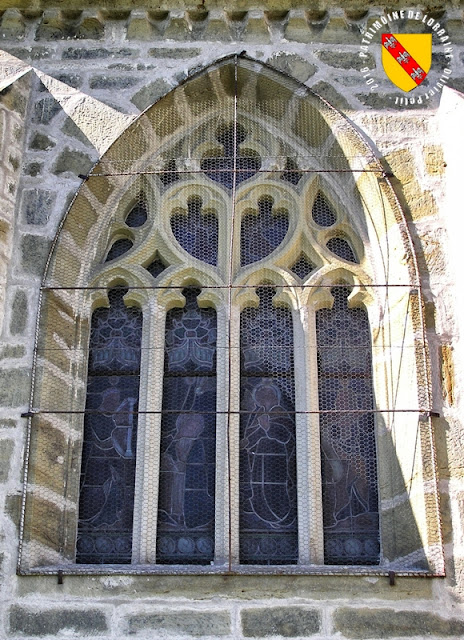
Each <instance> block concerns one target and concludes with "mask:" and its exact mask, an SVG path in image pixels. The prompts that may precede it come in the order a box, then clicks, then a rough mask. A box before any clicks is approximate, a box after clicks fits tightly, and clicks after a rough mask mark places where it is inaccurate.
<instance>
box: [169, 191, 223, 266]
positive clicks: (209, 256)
mask: <svg viewBox="0 0 464 640" xmlns="http://www.w3.org/2000/svg"><path fill="white" fill-rule="evenodd" d="M187 207H188V212H187V215H185V214H175V215H173V216H172V217H171V228H172V232H173V234H174V237H175V239H176V240H177V242H178V243H179V244H180V246H181V247H182V248H183V249H185V251H187V253H189V254H190V255H191V256H193V257H194V258H197V259H198V260H202V261H203V262H206V263H207V264H213V265H215V264H217V253H218V219H217V216H216V214H215V213H213V212H211V211H210V212H207V213H204V212H203V211H202V201H201V198H191V199H190V200H189V201H188V203H187Z"/></svg>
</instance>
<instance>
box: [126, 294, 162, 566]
mask: <svg viewBox="0 0 464 640" xmlns="http://www.w3.org/2000/svg"><path fill="white" fill-rule="evenodd" d="M165 322H166V310H165V309H164V307H163V306H161V305H160V304H158V303H157V301H155V302H153V304H151V305H147V308H146V309H144V323H143V336H142V361H141V370H140V400H139V410H140V412H141V413H140V414H139V423H138V434H137V471H136V478H135V500H134V525H133V547H132V549H133V550H132V561H133V562H134V563H140V564H154V563H155V562H156V534H157V519H158V490H159V466H160V443H161V412H160V408H161V407H162V399H163V369H164V340H165ZM144 411H145V412H146V413H143V412H144Z"/></svg>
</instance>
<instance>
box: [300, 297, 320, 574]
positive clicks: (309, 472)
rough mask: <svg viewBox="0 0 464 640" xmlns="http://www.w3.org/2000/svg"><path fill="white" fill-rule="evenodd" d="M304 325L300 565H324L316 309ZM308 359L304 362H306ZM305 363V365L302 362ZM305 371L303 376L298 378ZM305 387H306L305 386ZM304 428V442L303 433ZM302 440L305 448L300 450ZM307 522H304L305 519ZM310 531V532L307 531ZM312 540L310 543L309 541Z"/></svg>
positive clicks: (307, 309) (303, 314) (308, 309)
mask: <svg viewBox="0 0 464 640" xmlns="http://www.w3.org/2000/svg"><path fill="white" fill-rule="evenodd" d="M299 311H300V312H299V317H300V318H301V321H300V322H301V324H300V325H299V327H298V330H299V331H301V332H302V334H303V335H302V336H298V334H297V333H296V331H295V345H297V344H305V345H306V348H305V350H304V354H303V350H302V349H295V369H296V377H297V380H298V379H299V378H302V379H303V381H304V389H301V390H299V387H297V402H298V397H299V394H301V396H300V402H301V406H302V408H303V409H305V410H306V412H307V413H305V414H303V415H301V416H300V420H299V421H298V422H297V456H299V457H298V458H297V470H298V514H299V515H298V523H299V524H298V526H299V542H300V545H302V544H304V545H305V546H301V547H300V557H299V562H300V564H321V565H322V564H324V526H323V515H322V476H321V436H320V427H319V414H318V413H312V412H317V411H318V410H319V394H318V367H317V343H316V313H315V309H314V307H312V306H306V305H305V306H304V307H303V308H302V309H301V310H299ZM303 358H304V361H303ZM299 360H301V361H302V362H299ZM301 366H302V367H303V368H302V369H301V372H302V376H300V375H299V374H298V372H299V371H300V367H301ZM302 386H303V385H302ZM303 426H304V436H305V437H304V438H303V437H302V433H301V432H300V429H302V427H303ZM300 438H301V439H302V444H303V446H302V447H301V448H300V447H299V441H300ZM302 516H303V517H304V519H303V517H302ZM306 527H307V530H306ZM308 537H309V540H308Z"/></svg>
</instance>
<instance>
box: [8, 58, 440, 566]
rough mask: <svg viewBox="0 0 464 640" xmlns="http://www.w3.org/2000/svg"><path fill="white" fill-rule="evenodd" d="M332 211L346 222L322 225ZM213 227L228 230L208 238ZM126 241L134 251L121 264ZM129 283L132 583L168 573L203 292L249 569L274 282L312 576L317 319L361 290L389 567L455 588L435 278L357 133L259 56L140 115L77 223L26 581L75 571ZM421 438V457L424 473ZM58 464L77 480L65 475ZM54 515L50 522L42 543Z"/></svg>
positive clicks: (225, 496) (231, 498) (220, 548)
mask: <svg viewBox="0 0 464 640" xmlns="http://www.w3.org/2000/svg"><path fill="white" fill-rule="evenodd" d="M285 175H288V176H291V177H292V179H289V180H286V179H283V177H284V176H285ZM297 178H298V179H297ZM319 193H321V194H322V195H321V196H319V195H318V194H319ZM141 194H143V195H141ZM322 196H323V197H324V198H325V205H324V207H325V208H326V209H327V211H329V210H330V211H331V212H333V215H332V214H330V215H329V214H327V215H326V218H327V216H328V218H327V220H329V219H330V222H331V224H330V225H329V224H326V223H325V222H324V220H325V218H324V220H322V219H319V222H318V220H317V219H315V218H314V216H313V213H312V212H313V207H314V206H315V202H316V201H317V198H318V197H319V200H321V198H322ZM192 198H193V200H192ZM199 199H201V211H200V210H199V209H200V207H199V205H198V203H199V202H200V200H199ZM137 202H138V203H139V206H140V207H141V209H140V211H138V210H137V212H136V213H137V215H135V214H134V216H133V217H135V218H136V223H134V224H132V223H131V219H130V215H132V214H131V212H132V211H133V210H134V207H136V206H137V204H136V203H137ZM318 202H319V201H318ZM140 203H143V207H142V205H141V204H140ZM189 203H190V204H189ZM319 204H320V203H319ZM318 206H319V205H318ZM320 206H322V205H320ZM189 207H190V209H189ZM142 209H143V211H142ZM326 213H327V212H326ZM189 216H190V218H189ZM203 216H204V218H203ZM208 216H209V217H208ZM142 219H143V220H142ZM204 219H207V220H209V223H211V224H210V226H211V228H210V229H209V231H208V229H207V231H208V232H204V233H203V231H200V228H201V224H202V223H203V221H204ZM141 220H142V223H141V224H139V222H140V221H141ZM173 220H175V221H176V222H175V224H177V225H178V227H179V229H181V231H179V229H178V230H177V231H174V230H173V224H174V222H173ZM185 220H190V221H189V222H188V224H186V223H185ZM216 221H217V225H216ZM174 226H175V225H174ZM213 227H214V229H213ZM176 229H177V227H176ZM244 229H245V230H246V231H244ZM250 235H253V238H252V240H253V242H255V240H256V239H257V242H255V244H256V245H257V246H256V247H255V248H253V247H254V245H253V247H252V246H251V245H252V244H253V243H252V241H251V239H250ZM216 236H217V249H216V245H215V242H216V240H215V238H216ZM124 238H126V240H130V242H131V243H132V246H131V248H130V250H127V251H125V252H123V253H121V254H120V255H117V256H115V257H114V259H112V260H108V261H106V262H105V257H107V255H108V251H110V252H111V251H112V247H114V246H115V243H117V242H118V241H119V240H122V239H124ZM213 240H214V241H213ZM342 241H343V242H345V243H346V245H347V246H348V247H349V248H350V250H351V251H352V253H353V257H354V259H350V255H349V253H347V251H346V246H345V245H343V242H342ZM247 243H248V244H247ZM248 245H250V246H248ZM335 245H337V246H338V245H343V246H344V247H345V252H344V251H343V250H342V249H343V247H342V248H341V249H340V247H338V249H339V250H337V249H336V247H335ZM244 247H245V248H244ZM331 247H332V248H331ZM333 247H335V248H333ZM252 249H253V251H252ZM213 254H214V256H215V258H216V254H217V259H213V258H212V255H213ZM244 254H247V255H248V254H250V255H249V258H246V259H243V256H244ZM347 256H348V258H347ZM120 281H121V282H123V283H125V284H126V285H127V286H128V287H129V293H128V294H127V300H126V302H127V304H129V302H128V301H129V299H130V300H133V301H136V303H137V304H138V305H139V306H140V308H141V309H142V311H143V317H144V323H143V334H142V342H141V368H140V377H141V387H140V400H139V404H140V407H141V410H140V414H139V434H140V438H139V441H138V445H137V460H138V462H137V470H136V478H135V484H134V490H135V494H136V499H135V506H134V518H133V532H134V545H133V549H132V565H131V566H139V565H140V564H147V565H150V566H152V565H153V566H154V565H155V564H156V557H157V553H156V544H157V543H156V540H157V532H156V523H155V524H154V525H153V518H154V517H155V519H156V516H155V515H154V514H156V513H157V509H158V495H159V494H158V480H157V478H158V477H159V473H160V466H161V464H162V462H161V460H160V439H159V438H160V432H161V422H162V415H161V414H162V409H161V407H162V385H160V384H159V383H158V384H156V383H154V382H153V381H154V380H157V379H158V380H161V379H162V377H163V366H164V365H163V362H164V355H163V354H164V353H165V344H164V340H165V328H166V318H167V315H168V314H169V312H170V310H172V309H175V308H179V307H182V306H183V302H182V293H181V291H182V289H185V288H186V287H190V286H193V285H194V286H197V287H198V288H200V289H201V291H202V293H201V294H200V295H199V296H198V298H197V304H198V308H199V309H203V308H214V310H215V313H216V314H217V350H218V354H221V355H220V357H219V355H218V366H217V376H218V388H220V389H221V390H222V391H223V393H222V394H221V396H219V395H218V397H217V402H216V436H217V437H216V452H215V456H216V457H215V465H216V474H215V523H216V527H215V532H214V549H215V556H214V562H215V563H216V567H217V570H218V571H220V566H223V563H224V562H227V563H228V566H229V568H231V567H232V565H233V566H238V567H239V566H240V550H239V518H238V517H237V515H236V514H237V513H238V512H239V509H240V506H239V503H240V500H239V488H238V483H237V480H236V478H237V477H238V470H239V468H240V464H239V453H238V452H239V448H240V419H239V416H240V413H241V409H240V381H239V379H240V355H239V351H240V311H241V310H243V309H247V308H252V307H256V305H257V304H258V301H257V299H256V292H255V291H256V287H259V286H260V285H262V284H263V283H265V286H269V284H266V283H269V282H270V283H271V285H272V286H273V287H275V288H276V295H275V297H274V303H275V308H276V309H280V308H282V309H284V308H285V309H286V311H285V313H286V314H287V316H288V317H289V318H290V317H291V324H292V332H293V336H294V337H293V339H294V341H295V344H297V345H298V347H299V348H298V349H296V350H295V403H294V409H292V410H291V411H293V412H294V415H295V441H296V443H297V447H296V450H297V454H296V455H297V465H296V467H297V469H298V477H297V480H296V484H297V487H296V491H297V504H298V508H297V512H298V517H297V521H298V531H297V537H298V563H299V564H300V565H302V566H303V567H305V568H306V570H307V571H311V567H312V566H322V565H323V564H324V537H323V534H322V533H321V532H322V529H323V527H322V522H323V514H322V492H323V487H322V484H321V480H320V460H321V452H320V450H321V442H320V438H319V435H320V419H319V416H320V414H321V408H320V402H319V398H318V393H317V380H318V373H317V345H316V342H315V336H316V311H318V310H319V309H330V308H331V307H332V305H333V304H334V297H333V295H332V294H331V293H330V289H331V288H333V287H334V286H335V287H337V286H340V285H346V284H347V283H348V284H349V285H350V286H353V287H354V288H353V292H352V294H351V295H350V296H349V298H348V301H347V305H348V309H351V308H357V307H360V308H361V307H362V308H363V309H364V311H363V313H365V316H363V317H365V318H368V320H369V327H370V334H371V344H372V351H373V364H372V372H373V374H372V377H373V385H374V392H375V393H374V401H373V406H372V407H371V408H370V409H369V411H370V412H371V414H372V416H373V418H372V419H373V420H374V423H375V429H374V430H375V439H376V450H377V455H378V477H379V483H378V484H379V493H380V495H379V504H380V523H381V525H380V537H381V553H380V557H379V562H380V564H381V565H382V567H383V568H384V569H385V570H386V567H387V566H394V567H396V568H399V569H403V570H405V571H408V570H418V571H424V572H427V571H428V572H430V571H435V572H439V571H440V567H442V564H440V563H441V562H442V556H441V547H440V540H439V537H438V538H437V536H436V533H435V532H436V531H439V523H438V519H437V513H438V512H437V509H436V507H437V502H436V500H437V493H436V484H435V476H434V473H435V471H434V466H433V464H428V463H429V461H431V460H433V446H432V443H431V436H430V425H429V424H428V423H427V420H426V419H425V418H424V416H425V415H426V412H427V411H428V410H429V409H430V390H429V381H428V365H427V358H426V345H425V341H424V332H423V318H422V306H421V301H420V297H419V296H418V293H417V292H418V289H419V288H420V281H419V276H418V272H417V263H416V260H415V257H414V251H413V246H412V243H411V241H410V238H409V236H408V231H407V225H406V224H405V222H404V216H403V213H402V211H401V208H400V206H399V203H398V200H397V199H396V196H395V193H394V191H393V189H392V187H391V184H390V183H389V181H388V178H387V177H386V176H385V174H384V172H383V170H382V167H381V165H380V163H379V162H378V161H377V159H376V157H375V154H374V153H373V150H372V149H371V148H370V147H369V146H368V144H367V143H366V142H365V141H364V140H363V138H362V137H361V136H360V134H359V133H358V131H357V130H356V129H355V128H354V127H353V126H352V124H351V123H350V122H349V121H348V120H347V119H346V118H345V117H344V116H343V115H342V114H340V113H339V112H338V111H336V110H335V109H334V108H332V107H331V106H330V105H329V104H328V103H327V102H325V101H324V100H322V99H321V98H320V97H319V96H317V95H316V94H314V93H313V92H312V91H310V90H309V89H307V88H306V87H305V86H303V85H301V84H300V83H298V82H297V81H295V80H293V79H292V78H289V77H288V76H285V75H284V74H281V73H280V72H278V71H276V70H275V69H272V68H271V67H268V66H266V65H264V64H262V63H259V62H257V61H255V60H251V59H249V58H247V57H246V56H231V57H228V58H225V59H222V60H219V61H218V62H217V63H215V64H213V65H211V66H209V67H208V68H206V69H204V70H202V71H200V72H199V73H197V74H196V75H194V76H192V77H191V78H189V79H188V80H187V81H186V82H184V83H183V84H181V85H179V86H178V87H176V88H175V89H173V90H172V91H171V92H170V93H169V94H167V95H166V96H165V97H163V98H161V99H160V100H159V101H158V102H157V103H156V104H154V105H153V106H151V107H150V108H148V109H147V110H146V111H145V112H144V113H143V114H141V115H140V116H139V117H138V118H137V119H136V120H135V121H134V122H133V123H132V124H131V125H130V126H129V127H128V128H127V129H126V130H125V131H124V132H123V133H122V134H121V136H120V137H119V138H118V139H117V140H116V142H114V143H113V145H112V146H111V147H110V148H109V149H108V151H106V153H105V154H104V155H103V156H102V158H101V160H100V161H99V162H98V163H97V164H96V165H95V167H94V168H93V169H92V171H91V172H90V174H89V176H88V177H87V179H86V180H85V181H84V183H83V184H82V186H81V188H80V190H79V192H78V194H77V195H76V197H75V199H74V201H73V203H72V205H71V207H70V209H69V211H68V213H67V214H66V216H65V218H64V220H63V222H62V224H61V226H60V229H59V231H58V233H57V236H56V238H55V241H54V243H53V246H52V250H51V253H50V257H49V260H48V263H47V269H46V273H45V275H44V279H43V286H42V297H41V308H40V317H39V322H38V331H37V334H38V342H37V358H36V364H35V376H34V380H35V383H34V389H33V395H32V401H31V413H32V414H33V418H32V420H31V449H30V458H29V463H28V464H29V479H28V483H27V485H26V491H25V503H24V504H25V510H24V513H25V519H24V522H23V533H22V535H23V553H22V557H21V564H20V567H21V570H24V571H26V572H27V571H28V570H30V569H31V567H35V566H40V565H41V564H42V565H44V564H62V563H68V564H69V565H70V567H71V569H70V570H72V566H73V563H74V561H75V537H76V524H75V523H76V522H77V511H78V497H79V496H78V494H79V489H78V479H77V478H78V471H77V470H78V469H79V468H80V464H81V455H82V433H83V414H84V413H85V409H84V408H85V394H86V377H87V373H86V372H87V353H88V345H89V334H90V324H91V314H92V311H93V310H94V309H95V308H96V306H98V305H99V304H101V302H98V301H101V299H102V298H104V297H105V296H106V292H107V290H108V288H109V286H110V285H113V284H114V283H118V282H120ZM96 292H100V293H96ZM274 303H273V304H274ZM200 315H201V314H200ZM358 315H360V314H358ZM286 411H289V409H288V408H286ZM51 434H52V435H51ZM417 439H418V441H419V443H420V446H419V449H420V454H421V455H420V456H416V457H413V456H412V454H411V451H412V450H414V447H413V445H414V444H415V443H416V440H417ZM52 448H54V450H59V451H60V452H61V453H60V454H59V455H58V457H59V458H60V459H63V460H64V461H65V463H64V464H63V463H62V462H60V463H58V462H52V463H51V464H49V460H50V459H51V458H52V457H53V456H52V454H51V450H52ZM416 451H417V448H416ZM45 461H47V462H45ZM398 479H399V480H398ZM63 487H64V489H63ZM426 487H427V488H426ZM426 494H427V495H426ZM50 496H53V500H51V499H50ZM410 496H412V497H410ZM55 498H56V499H55ZM58 498H59V499H58ZM51 505H52V506H51ZM57 505H59V506H57ZM45 512H46V513H50V514H51V516H50V518H49V519H48V523H52V524H44V525H41V526H39V527H38V528H37V527H35V526H32V522H33V521H35V515H36V514H37V513H45ZM150 518H151V519H152V520H151V521H150ZM405 520H406V521H407V522H408V527H409V529H408V536H407V537H408V541H407V542H405V541H401V543H400V542H399V541H398V539H397V537H396V536H395V535H394V533H393V532H394V531H395V528H396V527H397V524H398V523H399V522H404V521H405ZM152 525H153V526H152ZM48 526H50V529H52V528H53V527H55V529H56V532H55V533H53V534H52V533H51V532H50V531H49V530H48V529H47V527H48ZM155 569H156V567H155V566H154V569H153V570H155ZM325 570H326V571H328V569H325Z"/></svg>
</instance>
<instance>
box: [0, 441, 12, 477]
mask: <svg viewBox="0 0 464 640" xmlns="http://www.w3.org/2000/svg"><path fill="white" fill-rule="evenodd" d="M13 451H14V442H13V440H0V483H3V482H6V481H7V480H8V475H9V472H10V462H11V456H12V455H13Z"/></svg>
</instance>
